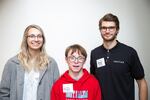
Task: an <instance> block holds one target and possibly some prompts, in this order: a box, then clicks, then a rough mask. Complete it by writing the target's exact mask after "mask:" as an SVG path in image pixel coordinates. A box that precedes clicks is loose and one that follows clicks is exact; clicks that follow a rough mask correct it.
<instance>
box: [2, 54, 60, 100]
mask: <svg viewBox="0 0 150 100" xmlns="http://www.w3.org/2000/svg"><path fill="white" fill-rule="evenodd" d="M24 73H25V71H24V68H23V67H22V66H21V64H20V62H19V60H18V58H17V56H15V57H13V58H11V59H9V60H8V61H7V63H6V64H5V67H4V71H3V74H2V80H1V83H0V100H23V87H24ZM58 77H59V69H58V66H57V63H56V61H55V60H54V59H53V58H50V63H49V64H48V66H47V67H46V68H45V69H43V70H42V71H41V72H40V77H39V84H38V89H37V100H50V91H51V88H52V85H53V83H54V82H55V81H56V80H57V79H58Z"/></svg>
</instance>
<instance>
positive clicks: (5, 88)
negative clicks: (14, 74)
mask: <svg viewBox="0 0 150 100" xmlns="http://www.w3.org/2000/svg"><path fill="white" fill-rule="evenodd" d="M10 66H11V63H10V62H9V61H8V62H7V63H6V64H5V66H4V70H3V74H2V79H1V83H0V100H10V83H11V69H10Z"/></svg>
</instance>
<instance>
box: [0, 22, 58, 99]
mask: <svg viewBox="0 0 150 100" xmlns="http://www.w3.org/2000/svg"><path fill="white" fill-rule="evenodd" d="M58 77H59V70H58V67H57V63H56V62H55V60H54V59H53V58H51V57H49V56H48V55H47V53H46V51H45V36H44V32H43V30H42V29H41V28H40V27H39V26H38V25H29V26H28V27H27V28H26V29H25V31H24V36H23V40H22V44H21V52H20V53H19V54H17V55H16V56H15V57H13V58H11V59H9V60H8V61H7V63H6V65H5V67H4V71H3V75H2V80H1V84H0V100H49V99H50V90H51V87H52V85H53V83H54V82H55V81H56V80H57V78H58Z"/></svg>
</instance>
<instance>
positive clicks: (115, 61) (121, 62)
mask: <svg viewBox="0 0 150 100" xmlns="http://www.w3.org/2000/svg"><path fill="white" fill-rule="evenodd" d="M113 62H114V63H120V64H124V61H119V60H114V61H113Z"/></svg>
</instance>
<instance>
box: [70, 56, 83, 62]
mask: <svg viewBox="0 0 150 100" xmlns="http://www.w3.org/2000/svg"><path fill="white" fill-rule="evenodd" d="M68 60H69V61H70V62H75V61H76V60H77V61H78V62H79V63H82V62H84V61H85V57H82V56H79V57H77V58H76V57H75V56H69V57H68Z"/></svg>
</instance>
